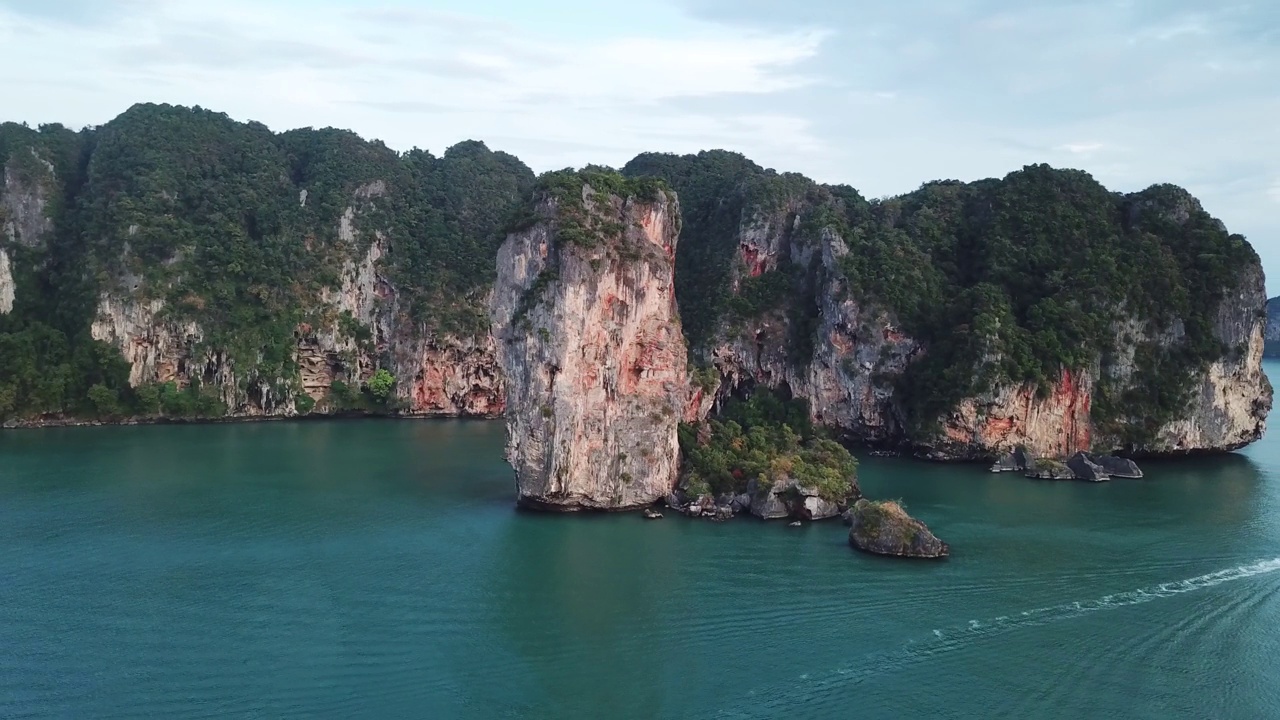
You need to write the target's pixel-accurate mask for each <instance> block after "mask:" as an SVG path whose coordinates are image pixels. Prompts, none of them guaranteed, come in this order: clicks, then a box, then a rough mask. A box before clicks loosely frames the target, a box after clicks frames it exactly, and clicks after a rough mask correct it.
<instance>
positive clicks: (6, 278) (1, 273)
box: [0, 247, 18, 315]
mask: <svg viewBox="0 0 1280 720" xmlns="http://www.w3.org/2000/svg"><path fill="white" fill-rule="evenodd" d="M17 289H18V288H17V285H15V284H14V282H13V268H12V266H11V264H10V262H9V254H8V253H6V252H5V251H4V248H2V247H0V315H4V314H6V313H9V312H12V311H13V301H14V299H15V298H16V296H17Z"/></svg>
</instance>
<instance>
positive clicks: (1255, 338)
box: [1136, 265, 1272, 454]
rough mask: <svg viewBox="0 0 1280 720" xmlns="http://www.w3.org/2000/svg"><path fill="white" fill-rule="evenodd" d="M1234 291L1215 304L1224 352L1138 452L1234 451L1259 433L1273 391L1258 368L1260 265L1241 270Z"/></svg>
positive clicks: (1262, 323) (1262, 303)
mask: <svg viewBox="0 0 1280 720" xmlns="http://www.w3.org/2000/svg"><path fill="white" fill-rule="evenodd" d="M1242 272H1243V278H1242V279H1241V281H1240V285H1239V287H1238V288H1236V289H1235V290H1234V291H1233V292H1231V293H1229V294H1228V295H1227V296H1226V297H1224V298H1223V299H1222V301H1221V302H1219V303H1218V307H1217V311H1216V313H1215V316H1214V325H1213V331H1214V336H1215V337H1216V338H1217V340H1218V341H1219V342H1220V343H1221V344H1222V347H1224V348H1227V349H1228V352H1227V354H1226V355H1225V356H1224V357H1222V358H1221V359H1219V360H1217V361H1215V362H1213V363H1211V364H1210V365H1209V367H1208V369H1207V370H1206V371H1205V372H1204V374H1203V376H1202V377H1201V378H1200V379H1199V381H1198V382H1197V383H1196V388H1195V390H1193V392H1192V395H1191V402H1190V404H1189V406H1188V407H1187V408H1186V410H1185V411H1184V412H1183V413H1182V414H1181V415H1180V417H1178V418H1177V419H1175V420H1173V421H1172V422H1170V423H1167V424H1166V425H1164V426H1163V427H1161V428H1160V430H1159V431H1158V432H1157V433H1156V439H1155V441H1154V442H1152V443H1151V445H1150V446H1147V447H1140V448H1136V451H1138V452H1149V453H1157V454H1182V453H1195V452H1202V451H1205V450H1220V451H1221V450H1236V449H1239V448H1242V447H1244V446H1245V445H1248V444H1249V443H1252V442H1254V441H1256V440H1259V439H1260V438H1261V437H1262V434H1263V433H1264V432H1265V431H1266V423H1267V415H1268V413H1270V411H1271V403H1272V389H1271V382H1270V381H1269V380H1268V379H1267V375H1266V373H1265V372H1264V371H1263V369H1262V354H1263V350H1264V345H1265V340H1264V332H1265V328H1266V315H1265V312H1264V308H1265V307H1266V287H1265V280H1264V278H1263V273H1262V267H1261V265H1258V266H1254V267H1248V268H1243V269H1242Z"/></svg>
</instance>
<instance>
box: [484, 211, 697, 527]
mask: <svg viewBox="0 0 1280 720" xmlns="http://www.w3.org/2000/svg"><path fill="white" fill-rule="evenodd" d="M559 202H561V201H555V200H547V201H545V202H544V204H543V205H541V206H540V208H539V212H540V213H541V214H542V215H543V217H544V220H543V222H541V223H539V224H537V225H535V226H534V227H532V228H531V229H529V230H526V231H523V232H520V233H515V234H513V235H511V236H510V237H509V238H508V239H507V242H506V243H505V244H504V245H503V247H502V249H501V251H500V252H499V257H498V281H497V285H496V287H495V289H494V295H493V303H492V311H493V325H494V332H495V335H496V338H497V348H498V358H499V360H500V362H501V366H502V369H503V375H504V376H505V378H506V398H507V405H506V411H507V428H508V446H507V459H508V460H509V461H510V462H511V464H512V466H513V467H514V468H515V475H516V485H517V489H518V494H519V502H520V503H521V504H522V505H525V506H528V507H534V508H538V509H547V510H562V511H565V510H622V509H626V508H632V507H638V506H642V505H647V504H650V503H652V502H654V501H655V500H657V499H658V498H661V497H663V496H664V495H666V494H667V493H669V492H671V490H672V489H673V488H674V487H675V483H676V479H677V471H678V459H679V447H678V442H677V439H676V426H677V424H678V423H679V421H680V420H681V419H682V418H683V417H686V416H687V415H688V414H690V413H691V412H694V411H696V409H700V408H701V407H702V404H703V402H704V401H703V398H702V397H701V396H694V395H693V394H692V393H691V391H690V389H689V379H688V376H687V373H688V357H687V353H686V350H685V344H684V335H683V333H682V332H681V329H680V321H679V315H678V313H677V312H676V305H675V288H674V277H673V262H672V258H673V257H674V252H675V245H676V236H677V231H678V227H679V219H678V218H679V208H678V205H677V203H676V201H675V198H674V196H671V195H666V196H664V197H661V198H659V199H657V200H654V201H641V200H638V199H636V198H634V197H626V198H624V197H618V196H612V195H605V194H603V193H601V194H597V193H595V192H594V191H593V190H592V189H591V188H590V187H588V186H584V188H583V195H582V203H583V208H584V211H585V212H586V213H587V216H588V220H587V223H588V224H592V225H596V226H604V227H618V228H622V230H621V231H620V233H619V234H618V235H612V234H609V233H602V234H601V236H600V237H598V238H594V239H593V242H591V243H587V244H581V243H573V242H570V241H567V240H562V239H561V238H559V237H558V235H557V228H558V222H559V221H558V219H557V218H558V217H559V213H560V212H562V211H563V210H562V208H561V207H560V206H559V204H558V203H559ZM568 202H572V200H570V201H568ZM539 278H543V279H544V280H546V279H550V282H540V281H539ZM535 291H536V292H539V293H540V294H539V295H538V296H537V297H530V296H529V295H528V293H530V292H535ZM691 407H692V408H695V409H694V410H691Z"/></svg>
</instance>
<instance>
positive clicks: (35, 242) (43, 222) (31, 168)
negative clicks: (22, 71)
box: [0, 128, 57, 314]
mask: <svg viewBox="0 0 1280 720" xmlns="http://www.w3.org/2000/svg"><path fill="white" fill-rule="evenodd" d="M5 130H9V128H5ZM5 134H7V133H5ZM28 142H29V141H28ZM0 163H2V166H3V175H2V176H0V181H2V182H0V314H7V313H9V312H12V311H13V306H14V302H15V300H16V299H17V282H16V281H15V279H14V270H15V268H14V265H15V259H14V256H15V255H16V254H17V253H19V252H27V253H28V254H32V252H31V251H36V250H43V249H44V245H45V236H46V235H47V234H48V233H49V232H50V231H51V230H52V229H53V223H52V221H51V220H50V217H49V211H50V200H51V197H52V196H53V195H54V193H55V192H56V188H57V176H56V173H55V171H54V167H53V163H51V162H49V160H47V159H46V158H45V157H44V156H43V155H42V154H41V153H40V151H39V150H38V149H37V148H36V147H34V146H32V145H28V144H27V143H21V144H19V146H18V147H17V148H16V149H15V150H14V151H13V152H12V155H11V156H10V157H8V158H5V157H3V156H2V155H0Z"/></svg>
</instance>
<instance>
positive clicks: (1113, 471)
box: [1089, 455, 1143, 479]
mask: <svg viewBox="0 0 1280 720" xmlns="http://www.w3.org/2000/svg"><path fill="white" fill-rule="evenodd" d="M1089 460H1090V461H1091V462H1092V463H1093V464H1095V465H1097V466H1098V467H1099V468H1101V469H1102V472H1104V473H1106V475H1107V477H1118V478H1128V479H1138V478H1141V477H1143V473H1142V470H1141V469H1140V468H1139V467H1138V464H1137V463H1135V462H1134V461H1132V460H1130V459H1129V458H1121V457H1116V456H1114V455H1090V456H1089Z"/></svg>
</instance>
